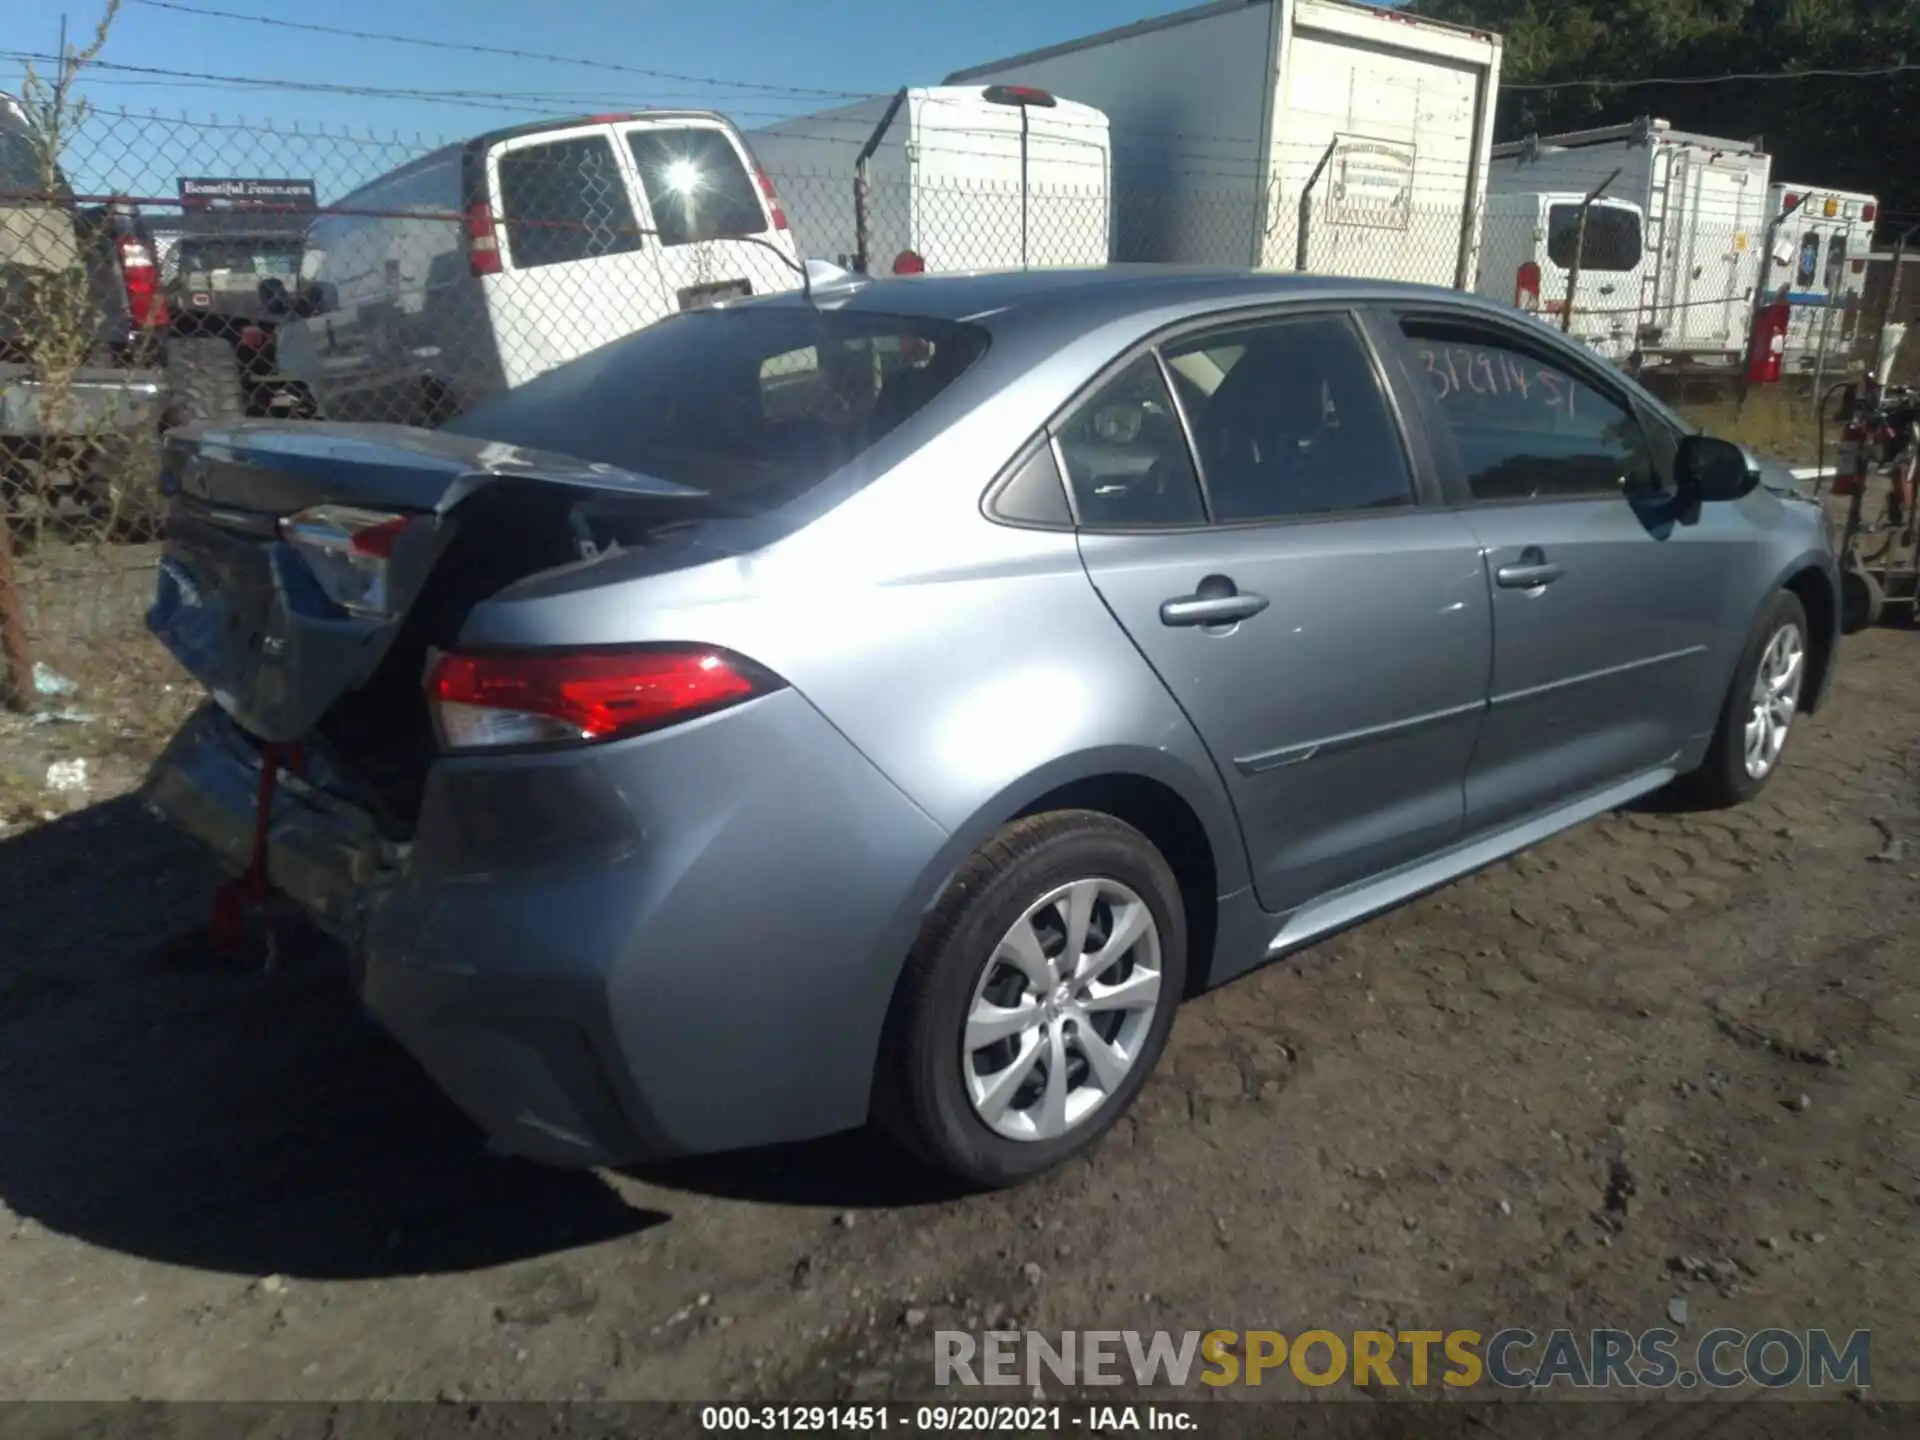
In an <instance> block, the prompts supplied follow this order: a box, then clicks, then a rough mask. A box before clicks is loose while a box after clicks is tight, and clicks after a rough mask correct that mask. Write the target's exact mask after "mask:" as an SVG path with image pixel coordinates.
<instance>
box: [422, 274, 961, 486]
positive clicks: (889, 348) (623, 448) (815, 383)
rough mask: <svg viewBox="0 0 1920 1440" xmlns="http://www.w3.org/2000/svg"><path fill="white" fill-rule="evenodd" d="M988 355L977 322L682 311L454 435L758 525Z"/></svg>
mask: <svg viewBox="0 0 1920 1440" xmlns="http://www.w3.org/2000/svg"><path fill="white" fill-rule="evenodd" d="M986 348H987V333H986V331H984V330H982V329H980V328H979V327H978V326H974V325H964V324H957V323H954V322H950V321H941V320H929V319H926V318H923V317H919V316H898V315H873V314H854V313H849V312H846V311H837V312H832V313H822V312H819V311H816V310H812V309H808V308H805V307H796V308H785V307H781V308H777V309H776V308H768V309H760V308H757V307H750V308H747V309H742V310H733V311H729V310H707V311H701V312H698V313H694V314H685V315H677V316H674V317H673V318H671V319H668V320H664V321H662V322H660V323H659V324H657V325H653V326H650V327H649V328H647V329H645V330H642V331H639V332H638V333H636V334H633V335H629V336H628V337H626V338H625V339H624V340H618V341H615V342H614V343H613V344H611V345H607V346H604V347H602V348H601V349H599V350H596V351H594V352H593V353H592V354H590V355H585V356H582V357H581V358H580V359H578V360H575V361H572V362H571V363H569V364H566V365H562V366H559V367H558V368H556V369H553V370H550V371H548V372H547V373H546V374H544V375H541V376H539V377H538V378H536V379H534V380H532V381H529V382H528V383H527V384H525V385H522V386H520V387H519V388H518V389H516V390H512V391H509V392H508V393H507V394H505V395H503V396H500V397H499V398H498V399H495V400H493V401H490V402H488V403H486V404H484V405H481V406H479V407H477V408H475V409H473V410H470V411H468V412H467V413H466V414H465V415H463V416H461V417H460V418H459V419H457V420H455V421H453V422H452V423H450V424H449V425H447V426H446V429H447V430H448V431H449V432H451V433H453V434H457V435H472V436H478V437H480V438H483V439H488V440H498V441H501V442H503V443H505V444H509V445H519V446H524V447H526V448H528V449H535V450H552V451H558V452H560V453H561V454H566V455H573V456H577V457H578V458H580V459H582V460H589V461H598V462H600V463H602V464H606V465H616V466H619V467H620V468H621V469H624V470H634V471H639V472H641V473H643V474H647V475H653V476H657V477H658V478H660V479H663V480H671V481H674V482H676V483H678V484H682V485H691V486H693V487H695V488H696V489H700V490H704V491H706V492H707V493H708V494H709V495H711V496H713V497H714V499H715V500H716V501H717V502H718V506H717V508H722V509H725V510H727V511H728V512H730V513H734V514H741V515H750V514H758V513H761V512H763V511H767V510H773V509H777V508H779V507H780V506H783V505H786V504H788V503H790V502H792V501H794V500H797V499H799V498H800V497H801V496H802V495H804V494H805V493H806V492H807V491H809V490H811V489H813V487H814V486H816V485H818V484H819V483H820V482H821V481H823V480H825V479H827V478H828V477H829V476H830V475H832V474H834V473H835V472H836V471H838V470H840V469H842V468H843V467H845V466H847V465H849V464H851V463H852V462H853V461H854V460H855V459H857V458H858V457H859V456H861V455H862V454H864V453H865V452H866V451H867V450H868V449H870V448H871V447H872V446H874V445H876V444H878V443H879V442H880V441H881V440H882V439H883V438H885V437H886V436H887V435H889V434H891V433H892V432H893V431H894V430H896V429H898V428H899V427H900V426H901V425H902V424H904V423H905V422H906V421H907V420H908V419H910V418H911V417H912V416H914V415H915V414H917V413H918V412H919V411H920V410H921V409H922V408H924V407H925V406H926V405H927V404H928V403H929V402H930V401H931V400H932V399H933V398H934V397H935V396H936V395H938V394H939V393H940V392H941V391H943V390H945V389H946V388H947V386H948V385H950V384H952V383H953V381H954V380H955V379H956V378H957V377H958V376H959V375H960V374H961V373H962V372H963V371H965V370H966V369H967V368H968V367H969V366H970V365H972V364H973V363H974V361H976V360H977V359H979V357H980V356H981V354H982V353H984V351H985V350H986Z"/></svg>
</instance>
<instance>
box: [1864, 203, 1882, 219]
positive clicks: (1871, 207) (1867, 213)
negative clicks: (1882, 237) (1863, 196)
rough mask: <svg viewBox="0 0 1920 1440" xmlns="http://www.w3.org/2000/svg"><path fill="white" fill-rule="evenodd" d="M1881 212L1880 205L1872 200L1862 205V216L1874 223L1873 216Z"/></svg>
mask: <svg viewBox="0 0 1920 1440" xmlns="http://www.w3.org/2000/svg"><path fill="white" fill-rule="evenodd" d="M1879 213H1880V207H1879V206H1878V205H1875V204H1874V203H1873V202H1872V201H1871V200H1869V201H1868V202H1867V203H1866V204H1864V205H1862V206H1861V207H1860V218H1861V219H1862V220H1865V221H1867V222H1868V223H1872V220H1873V217H1874V216H1876V215H1878V214H1879Z"/></svg>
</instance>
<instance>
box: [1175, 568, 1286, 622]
mask: <svg viewBox="0 0 1920 1440" xmlns="http://www.w3.org/2000/svg"><path fill="white" fill-rule="evenodd" d="M1268 603H1269V602H1268V600H1267V597H1266V596H1264V595H1255V594H1254V593H1253V592H1252V591H1250V590H1240V589H1237V588H1235V586H1234V583H1233V581H1231V580H1229V579H1227V577H1226V576H1224V575H1209V576H1207V578H1206V579H1204V580H1202V581H1201V582H1200V588H1199V589H1198V590H1197V591H1196V592H1195V593H1193V594H1192V595H1182V596H1180V597H1179V598H1178V599H1175V600H1167V601H1163V602H1162V603H1161V606H1160V623H1161V624H1162V625H1187V626H1191V625H1233V624H1237V623H1238V622H1239V621H1242V620H1248V619H1251V618H1252V617H1253V616H1255V615H1258V614H1259V613H1260V612H1261V611H1262V610H1264V609H1266V608H1267V605H1268Z"/></svg>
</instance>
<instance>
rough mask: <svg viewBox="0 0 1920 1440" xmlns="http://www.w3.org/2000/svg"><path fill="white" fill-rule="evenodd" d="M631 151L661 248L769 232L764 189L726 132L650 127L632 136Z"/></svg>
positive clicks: (633, 133) (705, 128)
mask: <svg viewBox="0 0 1920 1440" xmlns="http://www.w3.org/2000/svg"><path fill="white" fill-rule="evenodd" d="M627 148H628V149H629V150H630V151H631V152H632V154H633V163H634V166H635V167H636V168H637V169H638V170H639V172H640V185H641V188H642V189H644V190H645V191H646V194H647V203H648V205H650V206H651V207H652V209H653V228H654V229H656V230H658V231H659V232H660V243H661V244H663V245H688V244H692V243H694V242H696V241H701V240H731V239H736V238H738V237H739V236H742V235H764V234H765V233H766V230H767V216H766V212H765V210H764V209H763V208H762V206H761V203H760V191H759V188H758V187H757V186H756V185H755V184H754V181H753V177H752V176H751V175H749V174H748V173H747V167H746V165H745V164H744V163H743V162H742V161H741V159H740V152H739V151H738V150H737V149H735V148H734V144H733V141H732V140H731V139H730V138H729V137H728V136H727V133H726V132H725V131H724V130H716V129H713V128H711V127H708V126H673V127H669V126H648V127H646V128H644V129H639V130H629V131H628V132H627Z"/></svg>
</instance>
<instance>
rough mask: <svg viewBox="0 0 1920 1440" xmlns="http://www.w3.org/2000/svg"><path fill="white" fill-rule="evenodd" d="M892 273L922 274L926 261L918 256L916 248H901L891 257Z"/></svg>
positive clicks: (924, 271)
mask: <svg viewBox="0 0 1920 1440" xmlns="http://www.w3.org/2000/svg"><path fill="white" fill-rule="evenodd" d="M893 273H894V274H896V275H924V274H926V273H927V262H926V261H925V260H923V259H921V258H920V253H919V252H918V251H917V250H902V251H901V252H900V253H899V254H898V255H896V256H894V258H893Z"/></svg>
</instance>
